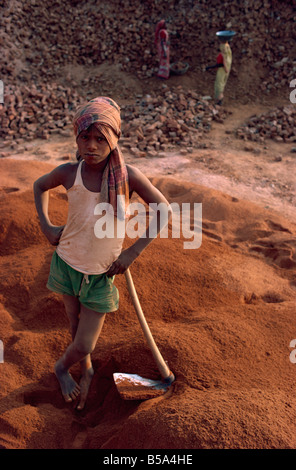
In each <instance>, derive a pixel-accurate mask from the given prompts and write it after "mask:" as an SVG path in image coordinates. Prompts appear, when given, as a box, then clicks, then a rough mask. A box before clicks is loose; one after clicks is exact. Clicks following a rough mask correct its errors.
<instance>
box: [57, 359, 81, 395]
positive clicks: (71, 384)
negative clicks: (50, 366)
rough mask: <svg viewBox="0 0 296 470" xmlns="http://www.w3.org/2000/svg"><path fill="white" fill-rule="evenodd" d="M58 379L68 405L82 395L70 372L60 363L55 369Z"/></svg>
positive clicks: (58, 362)
mask: <svg viewBox="0 0 296 470" xmlns="http://www.w3.org/2000/svg"><path fill="white" fill-rule="evenodd" d="M54 370H55V374H56V377H57V379H58V381H59V383H60V386H61V390H62V394H63V397H64V399H65V401H66V402H67V403H69V402H71V401H72V400H75V398H76V397H77V396H78V395H79V393H80V387H79V385H78V384H77V383H76V382H75V380H74V379H73V377H72V376H71V374H69V371H68V370H65V369H64V367H63V366H62V364H61V363H60V361H57V362H56V364H55V367H54Z"/></svg>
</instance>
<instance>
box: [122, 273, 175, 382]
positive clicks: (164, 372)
mask: <svg viewBox="0 0 296 470" xmlns="http://www.w3.org/2000/svg"><path fill="white" fill-rule="evenodd" d="M124 274H125V279H126V282H127V287H128V291H129V294H130V296H131V299H132V302H133V305H134V307H135V310H136V314H137V316H138V319H139V322H140V325H141V328H142V330H143V333H144V336H145V338H146V340H147V343H148V346H149V348H150V349H151V352H152V354H153V357H154V359H155V361H156V364H157V366H158V369H159V372H160V374H161V376H162V377H163V379H165V380H167V381H169V382H173V381H174V379H175V377H174V374H173V373H172V372H171V371H170V369H169V368H168V366H167V364H166V362H165V361H164V359H163V357H162V355H161V353H160V351H159V349H158V347H157V345H156V343H155V341H154V339H153V336H152V334H151V331H150V328H149V326H148V324H147V321H146V318H145V316H144V313H143V310H142V307H141V304H140V301H139V298H138V295H137V292H136V289H135V286H134V282H133V279H132V275H131V272H130V270H129V269H127V270H126V271H125V273H124Z"/></svg>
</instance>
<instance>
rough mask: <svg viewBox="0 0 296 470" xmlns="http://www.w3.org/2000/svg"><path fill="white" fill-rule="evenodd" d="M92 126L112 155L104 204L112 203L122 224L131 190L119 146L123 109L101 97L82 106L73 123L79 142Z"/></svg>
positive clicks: (104, 181)
mask: <svg viewBox="0 0 296 470" xmlns="http://www.w3.org/2000/svg"><path fill="white" fill-rule="evenodd" d="M92 124H94V125H95V126H96V128H97V129H98V130H99V131H100V132H101V133H102V134H103V136H104V137H105V139H106V140H107V142H108V144H109V147H110V151H111V152H110V157H109V161H108V163H107V165H106V168H105V170H104V173H103V177H102V187H101V195H100V198H101V202H108V203H110V204H111V205H112V207H113V210H114V214H115V216H116V217H118V218H119V219H121V220H123V219H124V218H125V216H126V215H125V214H126V208H127V204H128V198H129V188H128V174H127V169H126V166H125V163H124V159H123V156H122V153H121V150H120V148H119V146H118V145H117V142H118V139H119V137H120V135H121V118H120V108H119V106H118V105H117V103H115V101H113V100H112V99H111V98H108V97H105V96H100V97H98V98H94V99H93V100H91V101H89V102H88V103H86V104H85V105H83V106H81V107H80V108H79V109H78V110H77V112H76V114H75V116H74V121H73V127H74V134H75V136H76V138H77V137H78V136H79V134H80V132H82V131H84V130H86V129H88V128H89V127H90V126H91V125H92ZM117 196H121V197H120V198H118V197H117Z"/></svg>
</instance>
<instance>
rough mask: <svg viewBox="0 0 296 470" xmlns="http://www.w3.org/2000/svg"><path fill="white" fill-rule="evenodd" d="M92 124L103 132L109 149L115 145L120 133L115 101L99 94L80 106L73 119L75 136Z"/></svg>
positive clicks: (117, 107) (112, 148)
mask: <svg viewBox="0 0 296 470" xmlns="http://www.w3.org/2000/svg"><path fill="white" fill-rule="evenodd" d="M92 124H94V125H95V127H96V128H97V129H98V130H99V131H100V132H101V133H102V134H103V136H104V137H105V139H106V140H107V142H108V144H109V147H110V150H111V151H112V150H114V149H115V148H116V146H117V142H118V139H119V137H120V135H121V118H120V108H119V106H118V104H117V103H115V101H113V100H112V99H111V98H108V97H106V96H99V97H97V98H94V99H92V100H91V101H89V102H88V103H86V104H85V105H83V106H81V107H80V108H79V109H78V110H77V112H76V114H75V116H74V121H73V127H74V134H75V136H76V139H77V137H78V136H79V134H80V133H81V132H82V131H85V130H87V129H88V128H89V127H90V126H91V125H92Z"/></svg>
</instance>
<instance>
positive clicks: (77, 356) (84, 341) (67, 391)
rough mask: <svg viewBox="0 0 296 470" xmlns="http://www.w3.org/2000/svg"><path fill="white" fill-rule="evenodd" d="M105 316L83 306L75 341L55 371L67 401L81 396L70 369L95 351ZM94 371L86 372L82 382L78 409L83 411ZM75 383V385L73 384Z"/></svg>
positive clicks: (57, 364)
mask: <svg viewBox="0 0 296 470" xmlns="http://www.w3.org/2000/svg"><path fill="white" fill-rule="evenodd" d="M104 319H105V314H103V313H98V312H95V311H94V310H90V309H88V308H86V307H84V306H83V305H81V309H80V318H79V323H78V327H77V330H76V335H75V338H74V341H73V342H72V343H71V344H70V346H69V347H68V348H67V350H66V352H65V353H64V355H63V356H62V357H61V359H59V361H57V363H56V366H55V371H56V375H57V378H58V380H59V382H60V385H61V389H62V393H63V395H64V398H65V400H66V401H71V400H72V399H74V398H76V397H77V395H78V394H79V387H78V386H77V384H76V382H74V381H73V379H72V377H71V376H70V374H69V369H70V367H71V366H72V365H73V364H75V363H76V362H80V361H81V360H82V359H85V358H86V357H87V356H88V355H89V354H90V353H91V352H92V351H93V349H94V347H95V345H96V342H97V340H98V337H99V335H100V333H101V330H102V327H103V324H104ZM92 374H93V372H92V370H87V371H85V374H84V377H83V380H82V381H81V388H82V390H81V401H80V404H79V406H78V409H82V408H83V406H84V403H85V399H86V396H87V393H88V389H89V385H90V382H91V378H92ZM73 382H74V383H73Z"/></svg>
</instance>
